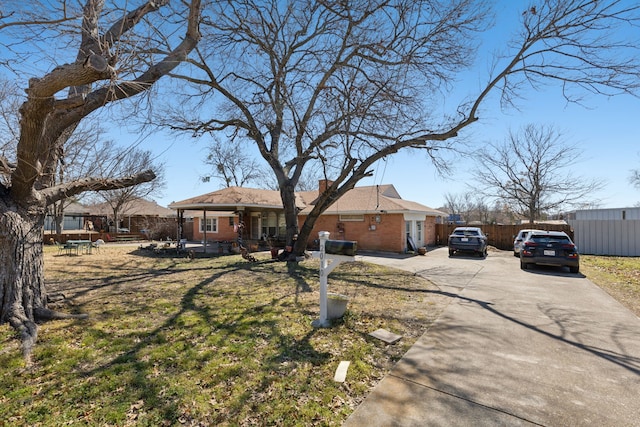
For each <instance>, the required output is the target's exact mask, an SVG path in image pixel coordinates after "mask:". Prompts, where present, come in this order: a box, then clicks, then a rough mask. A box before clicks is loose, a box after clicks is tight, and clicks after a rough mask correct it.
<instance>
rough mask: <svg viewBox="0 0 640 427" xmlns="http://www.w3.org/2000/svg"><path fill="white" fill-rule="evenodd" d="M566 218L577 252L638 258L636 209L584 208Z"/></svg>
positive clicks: (639, 210) (639, 223)
mask: <svg viewBox="0 0 640 427" xmlns="http://www.w3.org/2000/svg"><path fill="white" fill-rule="evenodd" d="M568 218H569V220H568V222H569V225H570V226H571V227H572V228H573V232H574V240H575V243H576V245H577V246H578V251H579V252H580V253H583V254H590V255H610V256H640V208H638V207H634V208H607V209H585V210H579V211H575V212H572V213H570V214H569V215H568Z"/></svg>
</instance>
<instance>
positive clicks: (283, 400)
mask: <svg viewBox="0 0 640 427" xmlns="http://www.w3.org/2000/svg"><path fill="white" fill-rule="evenodd" d="M134 249H135V248H132V247H131V246H129V247H123V246H118V245H109V246H108V247H107V248H105V249H103V250H102V253H101V254H93V255H83V256H77V257H76V256H74V257H68V256H59V255H58V254H57V251H55V248H49V247H47V248H46V253H45V277H46V281H47V285H48V289H49V291H50V292H51V293H56V292H60V293H63V294H64V296H65V299H64V300H63V301H62V302H60V303H57V304H54V305H53V308H55V309H59V310H61V311H66V312H77V313H80V312H82V313H88V314H89V315H90V317H89V319H87V320H69V321H55V322H49V323H45V324H43V325H41V326H40V331H39V339H38V344H37V346H36V348H35V350H34V362H35V363H34V365H33V366H32V367H31V368H29V369H24V368H23V361H22V357H21V355H20V350H19V343H18V341H17V339H16V338H15V334H14V332H13V331H12V330H11V329H10V328H9V327H8V325H2V326H0V367H1V368H0V371H1V372H2V375H1V379H0V390H2V392H0V425H30V426H60V425H102V426H127V425H136V426H162V425H167V426H170V425H222V426H226V425H228V426H231V425H233V426H244V425H304V426H309V425H327V426H329V425H340V424H341V423H342V422H343V421H344V420H345V419H346V418H347V416H348V415H349V414H350V413H351V412H352V411H353V410H354V409H355V407H356V406H357V405H358V404H359V403H360V402H361V401H362V399H363V398H364V397H365V396H366V394H367V393H368V392H369V391H370V390H371V389H372V387H374V386H375V384H377V382H378V381H379V380H380V379H382V378H383V377H384V375H385V374H386V373H387V372H388V371H389V369H390V368H391V367H392V366H393V365H394V364H395V362H396V361H397V360H399V358H400V357H401V356H402V355H403V354H404V353H405V352H406V351H407V350H408V348H409V347H410V346H411V345H412V344H413V343H414V342H415V340H416V339H417V338H418V337H419V336H420V335H421V334H423V333H424V331H425V330H426V329H427V328H428V327H429V325H430V324H431V323H432V322H433V320H435V319H436V318H437V317H438V315H439V314H440V313H441V311H442V310H443V309H444V307H445V306H446V304H448V302H449V300H448V298H447V297H446V296H443V295H441V294H439V292H438V290H437V288H436V287H435V286H434V285H433V284H432V283H430V282H429V281H427V280H425V279H423V278H420V277H417V276H414V275H412V274H410V273H404V272H398V271H396V270H390V269H386V268H383V267H379V266H375V265H371V264H366V263H361V262H356V263H348V264H342V265H340V266H339V267H338V268H336V269H335V270H334V271H333V272H332V273H331V275H330V277H329V288H330V291H331V292H337V293H341V294H344V295H347V296H348V297H349V298H350V303H349V309H348V311H347V313H346V315H345V317H344V318H343V319H341V320H339V321H336V322H335V324H334V325H333V326H332V327H331V328H320V329H316V328H313V327H312V326H311V322H312V321H313V320H315V319H317V318H318V316H319V303H318V300H319V292H318V264H317V261H315V260H307V261H304V262H302V263H301V264H300V266H299V268H298V269H297V270H296V272H295V274H294V275H290V274H288V272H287V269H286V264H285V263H278V262H270V261H269V260H268V258H269V256H268V255H267V254H264V255H259V261H260V262H258V263H248V262H246V261H244V260H243V259H242V258H241V257H240V256H235V255H233V256H223V257H214V258H196V259H194V260H188V259H182V258H172V257H168V256H157V255H153V254H152V253H151V252H147V251H141V250H134ZM378 328H385V329H387V330H389V331H391V332H394V333H396V334H400V335H402V336H403V338H402V339H401V340H400V341H399V342H398V343H396V344H394V345H386V344H384V343H382V342H380V341H377V340H375V339H373V338H371V337H369V336H368V334H369V333H370V332H372V331H374V330H376V329H378ZM342 360H349V361H351V365H350V367H349V371H348V375H347V381H346V382H344V383H336V382H334V381H333V375H334V372H335V369H336V368H337V366H338V364H339V362H340V361H342Z"/></svg>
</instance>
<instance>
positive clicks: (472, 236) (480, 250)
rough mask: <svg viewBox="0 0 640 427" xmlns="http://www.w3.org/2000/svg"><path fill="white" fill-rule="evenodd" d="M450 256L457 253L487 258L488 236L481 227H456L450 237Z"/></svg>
mask: <svg viewBox="0 0 640 427" xmlns="http://www.w3.org/2000/svg"><path fill="white" fill-rule="evenodd" d="M448 246H449V256H453V254H454V253H456V252H472V253H475V254H478V255H480V256H482V257H485V256H487V236H485V235H484V233H483V232H482V230H481V229H480V228H479V227H456V228H455V229H454V230H453V233H451V234H450V235H449V245H448Z"/></svg>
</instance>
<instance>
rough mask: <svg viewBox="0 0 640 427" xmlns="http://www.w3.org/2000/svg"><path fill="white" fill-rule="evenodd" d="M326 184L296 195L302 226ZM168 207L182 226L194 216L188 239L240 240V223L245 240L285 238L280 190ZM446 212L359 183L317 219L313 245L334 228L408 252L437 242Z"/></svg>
mask: <svg viewBox="0 0 640 427" xmlns="http://www.w3.org/2000/svg"><path fill="white" fill-rule="evenodd" d="M326 186H327V182H326V181H320V184H319V187H318V190H315V191H304V192H298V193H296V206H297V207H298V209H299V213H298V223H299V224H302V223H303V222H304V220H305V219H306V217H307V215H308V214H309V212H310V211H311V209H312V208H313V204H314V201H315V200H316V199H317V198H318V196H319V194H320V192H321V191H324V190H325V189H326ZM169 207H170V208H171V209H175V210H177V211H178V217H179V218H180V219H179V221H180V222H181V224H184V223H185V220H184V218H185V216H187V217H193V235H192V236H188V237H189V238H191V239H194V240H207V241H235V240H236V239H237V237H238V230H239V227H240V230H241V231H242V236H243V239H244V240H249V241H256V242H258V241H267V240H269V239H274V240H277V239H283V238H284V236H285V231H286V227H285V220H284V209H283V206H282V200H281V199H280V193H279V192H278V191H274V190H259V189H251V188H241V187H230V188H225V189H222V190H219V191H214V192H212V193H208V194H203V195H201V196H197V197H193V198H191V199H187V200H182V201H179V202H173V203H171V204H170V205H169ZM442 216H446V214H445V213H443V212H440V211H437V210H435V209H431V208H429V207H427V206H424V205H421V204H419V203H415V202H411V201H408V200H403V199H402V198H401V197H400V195H399V194H398V192H397V191H396V189H395V188H394V187H393V185H378V186H367V187H356V188H354V189H352V190H350V191H349V192H347V193H346V194H345V195H344V196H342V197H341V198H340V199H338V200H337V201H336V202H335V203H333V205H331V206H330V207H329V209H327V210H326V211H325V212H324V213H323V214H322V215H321V216H320V218H318V220H317V221H316V224H315V226H314V229H313V231H312V233H311V236H310V238H309V242H308V244H309V245H312V244H313V240H315V239H317V238H318V232H320V231H329V232H330V233H331V234H330V238H331V239H335V240H355V241H357V242H358V249H362V250H377V251H388V252H405V251H407V250H414V248H418V247H421V246H427V245H433V244H435V223H436V218H438V217H442ZM412 246H413V247H412Z"/></svg>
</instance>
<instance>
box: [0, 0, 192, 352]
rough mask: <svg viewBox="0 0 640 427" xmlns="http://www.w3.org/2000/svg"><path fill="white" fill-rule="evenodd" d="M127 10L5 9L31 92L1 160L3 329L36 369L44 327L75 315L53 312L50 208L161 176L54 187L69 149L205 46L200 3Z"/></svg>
mask: <svg viewBox="0 0 640 427" xmlns="http://www.w3.org/2000/svg"><path fill="white" fill-rule="evenodd" d="M119 4H120V5H121V4H122V3H119V2H115V6H116V8H114V9H108V8H107V7H106V6H105V4H104V1H103V0H87V1H86V2H85V4H84V7H82V6H81V5H78V4H77V3H73V2H66V1H59V2H58V1H47V2H42V3H40V2H28V3H25V2H11V13H10V14H4V12H5V9H4V6H5V3H3V10H2V12H0V32H1V35H2V37H0V45H2V49H0V63H1V64H2V65H4V67H5V68H4V69H5V70H7V71H8V72H13V73H14V75H15V78H16V79H18V80H19V81H21V82H22V83H23V84H24V85H25V87H24V89H25V91H26V96H25V98H24V99H23V102H22V105H21V107H20V110H19V112H20V124H19V129H18V131H17V139H18V143H17V148H16V154H15V156H16V157H15V159H14V160H15V161H12V159H6V158H4V157H3V158H0V173H2V174H4V175H6V176H8V177H9V180H10V184H2V185H0V295H2V298H0V322H8V323H10V324H11V326H12V327H13V328H15V330H16V331H17V332H18V334H19V336H20V338H21V340H22V345H23V352H24V355H25V358H26V361H27V363H29V360H30V354H31V350H32V348H33V345H34V344H35V342H36V339H37V331H38V328H37V323H36V322H37V321H39V320H46V319H51V318H56V317H59V316H65V315H64V314H62V313H56V312H53V311H52V310H50V309H49V308H48V307H47V292H46V287H45V283H44V275H43V257H42V255H43V254H42V237H43V235H42V231H43V224H44V217H45V214H46V210H47V206H49V205H51V204H53V203H55V202H57V201H59V200H61V199H63V198H68V197H74V196H76V195H79V194H81V193H83V192H85V191H89V190H90V191H105V190H110V189H114V188H124V187H128V186H131V185H136V184H139V183H142V182H147V181H150V180H152V179H153V178H154V177H155V175H154V173H153V172H152V171H144V172H142V173H138V174H136V175H132V176H121V177H95V178H92V177H87V178H82V179H78V180H74V181H71V182H65V183H62V184H58V185H56V184H52V183H53V182H55V180H53V179H52V175H53V174H54V173H55V171H56V170H57V166H58V162H59V158H60V155H61V152H62V151H63V150H61V148H62V146H63V145H64V144H65V143H66V141H67V140H68V138H69V136H70V134H72V133H73V131H75V129H76V128H77V126H78V124H79V123H80V122H81V121H82V120H83V119H84V118H86V117H87V116H89V115H90V114H92V113H93V114H94V115H97V114H99V111H105V110H104V108H105V107H106V106H108V105H111V104H114V103H117V102H118V101H122V100H125V99H129V98H132V97H134V96H136V95H139V94H144V93H148V92H149V89H150V88H152V87H153V86H154V85H155V84H156V83H157V82H158V80H159V79H160V78H161V77H162V76H165V75H167V74H170V73H171V71H172V70H174V69H175V68H176V67H177V66H178V65H179V64H180V63H181V62H182V61H183V60H184V59H185V58H186V57H187V55H188V54H189V53H190V52H191V51H192V50H193V49H194V47H195V46H196V44H197V42H198V40H199V38H200V34H199V19H200V1H199V0H193V1H191V2H183V3H180V6H178V7H179V9H170V8H169V6H168V2H167V1H149V2H147V3H143V4H142V5H141V6H140V7H138V8H136V9H133V10H130V11H128V10H123V9H118V8H117V6H118V5H119ZM160 9H168V10H167V14H166V15H165V16H162V14H160V13H159V11H160ZM167 16H171V19H167ZM180 33H181V34H180ZM160 36H162V37H160ZM157 41H159V44H156V45H155V46H154V45H153V43H154V42H157ZM171 44H173V46H170V45H171ZM74 47H75V48H74ZM148 64H151V65H148ZM30 72H31V73H35V75H30V74H29V73H30ZM129 105H131V106H133V104H129ZM129 114H132V112H131V111H129Z"/></svg>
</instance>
